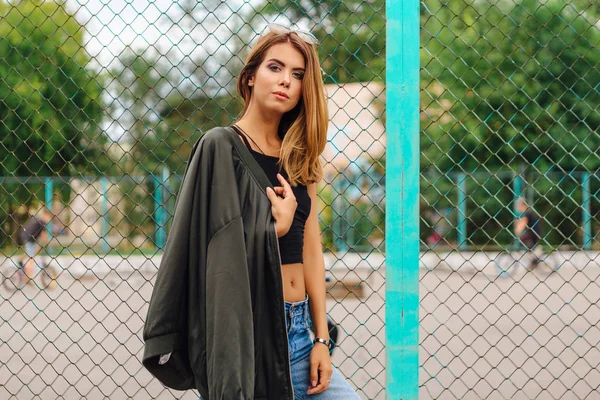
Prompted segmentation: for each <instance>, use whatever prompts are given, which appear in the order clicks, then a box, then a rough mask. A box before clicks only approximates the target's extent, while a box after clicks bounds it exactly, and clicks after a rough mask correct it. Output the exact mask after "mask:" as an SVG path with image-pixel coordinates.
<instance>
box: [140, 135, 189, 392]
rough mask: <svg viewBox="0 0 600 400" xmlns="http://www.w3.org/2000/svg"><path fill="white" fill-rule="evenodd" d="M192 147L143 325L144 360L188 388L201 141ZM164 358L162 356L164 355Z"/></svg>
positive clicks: (169, 381)
mask: <svg viewBox="0 0 600 400" xmlns="http://www.w3.org/2000/svg"><path fill="white" fill-rule="evenodd" d="M199 142H200V141H197V142H196V143H195V145H194V146H193V148H192V152H191V154H190V156H189V159H188V163H187V165H186V169H185V172H184V175H183V180H182V182H181V186H180V187H179V191H178V194H177V197H176V199H175V211H174V215H173V223H172V224H171V229H170V231H169V234H168V236H167V242H166V245H165V250H164V253H163V256H162V259H161V262H160V267H159V269H158V274H157V276H156V281H155V284H154V289H153V291H152V297H151V299H150V305H149V307H148V313H147V316H146V321H145V324H144V331H143V339H144V355H143V358H142V363H143V365H144V367H146V369H148V371H150V373H151V374H152V375H154V376H155V377H156V378H157V379H158V380H159V381H161V382H162V383H163V384H164V385H165V386H167V387H170V388H173V389H177V390H185V389H191V388H193V387H194V376H193V371H192V369H191V366H190V363H189V358H188V355H187V345H186V337H185V335H186V327H187V321H186V319H187V310H186V308H187V307H186V303H185V302H186V301H187V297H186V295H187V290H186V289H187V279H186V276H187V269H188V268H189V253H188V249H189V246H190V243H189V237H190V235H189V232H190V219H189V215H191V212H192V206H193V202H192V198H193V194H194V191H195V183H196V180H197V175H198V163H199V160H198V159H197V157H194V155H195V153H196V150H197V148H198V144H199ZM161 357H162V358H161Z"/></svg>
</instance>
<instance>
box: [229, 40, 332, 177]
mask: <svg viewBox="0 0 600 400" xmlns="http://www.w3.org/2000/svg"><path fill="white" fill-rule="evenodd" d="M284 42H289V43H291V44H292V45H293V46H294V47H295V48H296V49H298V50H299V51H300V53H302V55H303V57H304V62H305V64H306V65H305V72H304V78H303V79H302V96H301V98H300V100H299V101H298V104H297V105H296V107H294V109H292V110H290V111H288V112H286V113H285V114H283V117H282V118H281V122H280V123H279V129H278V134H279V137H280V138H281V139H282V144H281V156H280V159H279V165H280V167H283V169H284V170H285V171H286V172H287V174H288V178H289V181H290V184H291V185H293V186H296V184H298V183H300V184H302V185H308V184H310V183H315V182H319V181H320V180H321V179H322V178H323V167H322V165H321V161H320V158H319V157H320V156H321V153H322V152H323V150H325V145H326V144H327V124H328V121H329V113H328V110H327V97H326V94H325V87H324V85H323V77H322V75H321V67H320V65H319V56H318V55H317V52H316V49H315V47H314V46H313V45H311V44H309V43H306V42H305V41H304V40H302V39H300V38H299V37H298V35H296V34H295V33H293V32H290V33H284V34H276V33H273V32H269V33H267V34H265V35H263V36H261V37H260V38H259V39H258V41H257V43H256V45H255V46H254V47H253V48H252V50H251V51H250V54H249V55H248V57H247V59H246V64H245V65H244V67H243V69H242V71H241V73H240V75H239V77H238V80H237V91H238V93H239V94H240V96H241V97H242V99H243V101H244V110H243V112H242V114H241V115H242V116H243V115H245V114H246V111H247V110H248V107H249V106H250V98H251V96H252V90H251V87H250V86H248V80H249V79H250V78H251V77H253V76H254V75H255V74H256V70H257V69H258V67H259V66H260V64H261V63H262V62H263V60H264V59H265V56H266V54H267V51H268V50H269V48H271V47H272V46H273V45H275V44H278V43H284Z"/></svg>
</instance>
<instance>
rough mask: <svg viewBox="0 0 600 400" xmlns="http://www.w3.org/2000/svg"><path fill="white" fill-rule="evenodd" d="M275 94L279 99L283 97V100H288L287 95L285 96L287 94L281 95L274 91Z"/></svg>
mask: <svg viewBox="0 0 600 400" xmlns="http://www.w3.org/2000/svg"><path fill="white" fill-rule="evenodd" d="M273 94H274V95H275V96H276V97H277V98H278V99H281V100H287V99H288V98H287V97H285V96H283V95H281V94H279V93H273Z"/></svg>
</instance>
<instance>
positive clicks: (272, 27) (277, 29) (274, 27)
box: [269, 22, 290, 35]
mask: <svg viewBox="0 0 600 400" xmlns="http://www.w3.org/2000/svg"><path fill="white" fill-rule="evenodd" d="M269 31H270V32H273V33H276V34H278V35H280V34H282V33H287V32H289V31H290V30H289V28H287V27H286V26H284V25H281V24H278V23H276V22H273V23H270V24H269Z"/></svg>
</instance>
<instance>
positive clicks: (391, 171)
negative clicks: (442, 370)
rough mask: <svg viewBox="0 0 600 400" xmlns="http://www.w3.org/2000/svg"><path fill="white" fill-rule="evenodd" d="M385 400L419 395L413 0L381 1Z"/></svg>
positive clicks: (416, 46)
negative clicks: (383, 44) (384, 141)
mask: <svg viewBox="0 0 600 400" xmlns="http://www.w3.org/2000/svg"><path fill="white" fill-rule="evenodd" d="M386 14H387V15H386V19H387V22H386V34H387V49H386V97H387V100H386V115H387V126H386V132H387V149H386V169H387V170H386V175H387V176H386V202H387V205H386V216H385V218H386V239H385V240H386V245H385V248H386V300H385V319H386V322H385V326H386V347H385V348H386V398H388V399H417V398H418V395H419V353H418V350H419V154H420V152H419V1H418V0H397V1H393V0H387V1H386Z"/></svg>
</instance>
